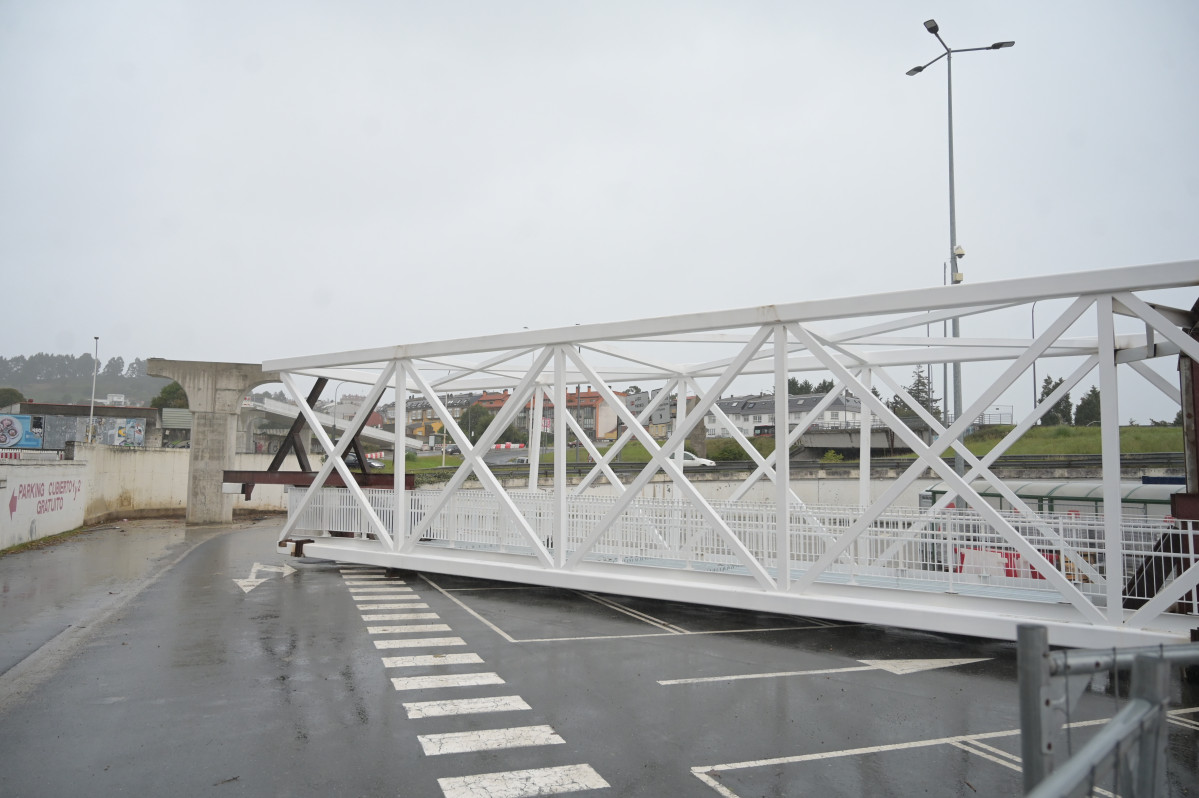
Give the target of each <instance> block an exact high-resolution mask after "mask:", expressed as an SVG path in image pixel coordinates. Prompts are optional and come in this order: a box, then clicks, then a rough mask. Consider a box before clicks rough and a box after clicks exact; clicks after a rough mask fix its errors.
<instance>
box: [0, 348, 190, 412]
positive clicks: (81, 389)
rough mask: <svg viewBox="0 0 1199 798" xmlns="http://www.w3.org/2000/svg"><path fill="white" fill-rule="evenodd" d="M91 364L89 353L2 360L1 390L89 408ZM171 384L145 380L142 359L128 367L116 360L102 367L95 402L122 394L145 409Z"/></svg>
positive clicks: (158, 378)
mask: <svg viewBox="0 0 1199 798" xmlns="http://www.w3.org/2000/svg"><path fill="white" fill-rule="evenodd" d="M92 363H93V361H92V356H91V355H90V354H86V353H85V354H83V355H78V356H76V355H53V354H47V353H45V352H38V353H37V354H35V355H29V356H25V355H18V356H16V357H11V358H8V357H0V388H15V389H16V390H18V391H20V392H21V393H22V394H23V395H24V396H25V397H27V398H28V399H30V400H32V401H34V402H45V403H52V404H87V403H88V402H89V401H90V397H91V393H92V371H93V367H92ZM170 382H171V381H170V380H167V379H163V378H162V377H149V376H146V362H145V360H143V359H141V358H135V359H134V360H133V361H132V362H130V363H129V364H128V365H126V363H125V360H124V358H121V357H113V358H110V359H109V360H108V362H107V363H104V364H102V365H101V368H100V373H99V374H98V375H97V378H96V399H97V400H100V401H103V400H104V399H105V398H107V396H108V395H109V394H123V395H124V397H125V402H126V403H127V404H130V405H140V406H146V405H149V404H150V400H151V399H153V398H154V397H155V396H157V395H158V393H159V392H160V391H161V390H162V389H163V387H165V386H166V385H169V384H170Z"/></svg>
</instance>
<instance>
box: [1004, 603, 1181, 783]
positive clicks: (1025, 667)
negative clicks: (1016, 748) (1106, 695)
mask: <svg viewBox="0 0 1199 798" xmlns="http://www.w3.org/2000/svg"><path fill="white" fill-rule="evenodd" d="M1018 639H1019V655H1018V656H1019V677H1020V734H1021V737H1020V749H1021V758H1022V762H1023V773H1024V791H1025V793H1026V794H1027V795H1029V796H1035V797H1036V798H1065V796H1081V795H1093V794H1095V793H1096V792H1097V791H1098V792H1100V793H1101V794H1104V795H1109V794H1111V791H1107V790H1103V789H1102V788H1101V787H1100V785H1101V784H1104V783H1107V782H1109V781H1110V783H1111V786H1112V791H1114V792H1116V793H1117V794H1119V795H1120V796H1123V798H1156V796H1162V795H1165V785H1166V739H1167V736H1168V734H1167V731H1168V730H1167V726H1166V724H1167V719H1168V716H1167V714H1166V709H1167V699H1168V690H1169V681H1170V679H1169V674H1170V666H1172V665H1173V666H1182V665H1192V664H1196V663H1199V643H1192V644H1189V645H1187V644H1183V645H1175V646H1148V647H1144V648H1136V649H1124V650H1115V649H1106V650H1089V651H1081V650H1074V651H1069V650H1067V651H1056V652H1050V650H1049V637H1048V634H1047V631H1046V629H1045V628H1044V627H1042V626H1033V625H1022V626H1020V628H1019V630H1018ZM1130 668H1131V670H1132V686H1131V692H1130V698H1129V701H1128V703H1126V704H1125V705H1124V706H1123V707H1122V708H1121V709H1120V711H1119V712H1117V713H1116V715H1115V716H1114V717H1113V718H1112V719H1111V721H1109V722H1108V723H1107V725H1106V726H1104V728H1103V729H1102V730H1101V731H1100V732H1099V733H1098V734H1097V735H1095V736H1094V737H1093V738H1092V739H1091V740H1090V741H1088V742H1087V743H1086V744H1085V745H1082V746H1080V747H1079V748H1078V750H1077V751H1074V750H1071V749H1072V745H1071V743H1070V731H1071V728H1072V725H1073V723H1074V721H1073V715H1074V712H1075V710H1076V709H1077V706H1078V701H1079V699H1080V698H1081V696H1082V694H1083V692H1084V691H1085V690H1086V688H1087V686H1088V685H1089V684H1090V683H1091V678H1092V676H1093V675H1094V674H1096V673H1102V672H1111V673H1112V674H1113V689H1115V681H1114V680H1115V675H1116V673H1117V672H1118V671H1122V670H1124V671H1126V670H1128V669H1130Z"/></svg>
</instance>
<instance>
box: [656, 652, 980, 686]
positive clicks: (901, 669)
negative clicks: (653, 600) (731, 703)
mask: <svg viewBox="0 0 1199 798" xmlns="http://www.w3.org/2000/svg"><path fill="white" fill-rule="evenodd" d="M985 660H986V658H985V657H984V658H983V659H893V660H884V659H860V660H858V662H863V663H866V664H865V665H855V666H853V667H849V668H821V669H819V670H812V671H776V672H775V673H742V674H738V675H736V676H703V677H698V678H694V679H659V680H658V684H703V683H705V682H735V681H739V680H741V679H775V678H778V677H781V676H820V675H822V674H828V673H853V672H855V671H873V670H881V671H887V672H888V673H894V674H896V675H897V676H904V675H907V674H909V673H919V672H921V671H931V670H935V669H937V668H952V667H953V666H955V665H966V664H969V663H971V662H984V661H985Z"/></svg>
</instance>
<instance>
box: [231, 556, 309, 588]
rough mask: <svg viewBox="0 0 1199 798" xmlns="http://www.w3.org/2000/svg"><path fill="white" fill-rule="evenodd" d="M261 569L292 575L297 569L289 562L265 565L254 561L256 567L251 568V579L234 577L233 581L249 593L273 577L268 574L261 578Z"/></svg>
mask: <svg viewBox="0 0 1199 798" xmlns="http://www.w3.org/2000/svg"><path fill="white" fill-rule="evenodd" d="M259 571H273V572H275V573H280V574H283V576H291V575H292V574H294V573H295V572H296V569H295V568H292V567H291V566H290V565H288V564H287V563H284V564H283V565H263V564H262V563H260V562H256V563H254V567H253V568H251V569H250V578H249V579H234V580H233V581H234V582H236V583H237V586H238V587H240V588H241V589H242V590H244V591H246V592H247V593H249V592H250V591H251V590H253V589H254V588H256V587H258V586H259V585H261V584H262V583H263V582H265V581H267V580H268V579H270V578H271V577H269V576H267V577H263V578H262V579H259V578H258V572H259Z"/></svg>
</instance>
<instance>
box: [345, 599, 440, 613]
mask: <svg viewBox="0 0 1199 798" xmlns="http://www.w3.org/2000/svg"><path fill="white" fill-rule="evenodd" d="M370 600H371V601H381V600H382V599H381V598H375V599H370ZM387 601H389V602H390V601H420V596H388V598H387ZM428 606H429V605H428V604H359V605H358V609H360V610H407V609H412V608H413V607H428Z"/></svg>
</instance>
